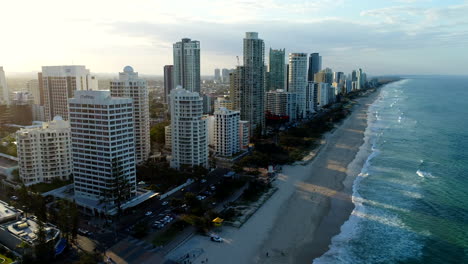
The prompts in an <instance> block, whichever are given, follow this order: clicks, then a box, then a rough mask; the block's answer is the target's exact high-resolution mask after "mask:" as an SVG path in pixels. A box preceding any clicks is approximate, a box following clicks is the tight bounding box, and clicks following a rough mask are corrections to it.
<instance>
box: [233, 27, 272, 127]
mask: <svg viewBox="0 0 468 264" xmlns="http://www.w3.org/2000/svg"><path fill="white" fill-rule="evenodd" d="M243 50H244V56H243V59H244V66H243V69H242V70H243V71H242V73H241V74H238V75H239V76H238V78H241V79H240V83H239V87H238V88H240V89H239V91H237V93H238V94H239V95H238V96H239V99H240V108H239V109H235V110H240V112H241V120H245V121H249V123H250V134H251V135H252V134H253V132H254V131H256V130H258V129H260V130H261V131H263V129H264V128H265V43H264V42H263V40H262V39H259V38H258V33H257V32H247V33H245V38H244V48H243Z"/></svg>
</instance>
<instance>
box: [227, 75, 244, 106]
mask: <svg viewBox="0 0 468 264" xmlns="http://www.w3.org/2000/svg"><path fill="white" fill-rule="evenodd" d="M244 69H245V68H244V67H242V66H238V67H237V68H236V69H235V70H234V71H233V72H231V73H230V74H229V97H230V99H231V103H232V110H237V111H240V110H241V89H242V87H243V84H242V83H243V81H244V79H243V76H244ZM241 114H242V111H241Z"/></svg>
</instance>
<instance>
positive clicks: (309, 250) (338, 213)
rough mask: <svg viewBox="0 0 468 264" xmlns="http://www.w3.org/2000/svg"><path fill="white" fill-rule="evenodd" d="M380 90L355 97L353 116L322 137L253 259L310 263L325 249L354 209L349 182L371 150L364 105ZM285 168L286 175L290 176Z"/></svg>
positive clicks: (268, 261) (260, 261)
mask: <svg viewBox="0 0 468 264" xmlns="http://www.w3.org/2000/svg"><path fill="white" fill-rule="evenodd" d="M379 94H380V89H378V90H377V91H376V92H374V93H371V94H370V95H369V96H367V97H363V98H359V99H358V102H359V104H358V105H356V106H355V107H354V109H353V111H352V114H351V115H350V116H349V117H348V118H346V119H345V120H344V121H343V123H342V124H340V125H339V126H338V127H337V128H335V129H334V130H333V131H332V132H331V134H327V135H326V137H327V142H326V144H325V145H322V146H321V149H320V151H319V153H318V155H316V156H315V157H314V159H313V160H312V161H311V162H310V163H309V164H307V165H306V166H305V167H307V170H308V172H309V175H308V176H306V178H305V179H304V181H303V182H302V183H300V184H299V185H297V190H296V191H295V192H294V194H293V195H292V196H291V197H290V198H289V199H288V201H287V202H286V203H285V206H284V207H283V208H282V210H280V211H279V212H278V214H280V215H279V216H278V218H277V219H276V221H275V224H274V227H273V228H272V231H271V232H270V234H269V235H268V236H266V237H265V239H264V242H263V244H262V246H261V247H260V250H259V254H257V255H256V257H255V262H256V263H311V262H312V260H314V259H315V258H317V257H320V256H321V255H323V254H324V253H325V252H327V251H328V249H329V247H330V244H331V239H332V237H333V236H335V235H337V234H339V233H340V228H341V226H342V225H343V223H344V222H346V221H347V220H348V219H349V216H350V215H351V213H352V211H353V210H354V204H353V202H352V193H353V183H354V181H355V179H356V177H357V175H358V174H359V173H360V172H361V169H362V167H363V166H364V163H365V162H366V160H367V158H368V156H369V154H370V148H369V144H368V137H366V136H365V131H366V129H367V126H368V118H369V117H368V114H369V113H368V109H369V106H370V105H371V104H372V103H373V102H374V101H375V100H376V99H377V98H378V96H379ZM288 169H291V171H286V172H285V173H286V174H290V175H294V174H295V172H296V171H295V169H294V168H288ZM266 252H269V254H268V257H267V256H266Z"/></svg>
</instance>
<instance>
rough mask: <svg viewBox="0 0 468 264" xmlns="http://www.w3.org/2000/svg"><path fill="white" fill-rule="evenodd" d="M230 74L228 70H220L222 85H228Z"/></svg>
mask: <svg viewBox="0 0 468 264" xmlns="http://www.w3.org/2000/svg"><path fill="white" fill-rule="evenodd" d="M231 72H232V70H228V69H222V71H221V78H222V82H223V83H229V74H230V73H231Z"/></svg>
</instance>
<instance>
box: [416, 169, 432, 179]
mask: <svg viewBox="0 0 468 264" xmlns="http://www.w3.org/2000/svg"><path fill="white" fill-rule="evenodd" d="M416 174H417V175H418V176H419V177H421V178H434V175H432V173H430V172H426V171H422V170H417V171H416Z"/></svg>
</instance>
